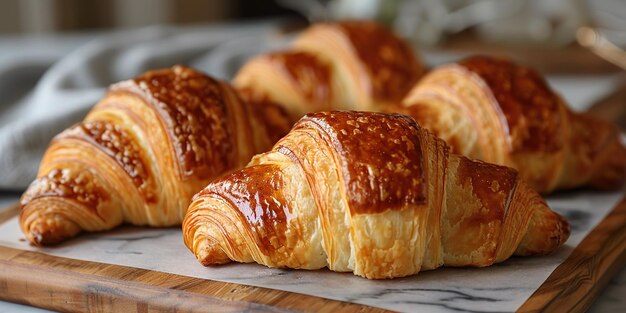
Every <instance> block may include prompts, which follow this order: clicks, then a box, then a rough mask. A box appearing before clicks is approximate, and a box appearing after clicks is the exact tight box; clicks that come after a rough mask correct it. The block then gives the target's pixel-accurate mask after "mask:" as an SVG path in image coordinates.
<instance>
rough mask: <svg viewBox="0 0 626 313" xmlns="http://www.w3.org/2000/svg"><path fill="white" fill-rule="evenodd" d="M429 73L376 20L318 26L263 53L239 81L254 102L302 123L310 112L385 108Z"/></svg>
mask: <svg viewBox="0 0 626 313" xmlns="http://www.w3.org/2000/svg"><path fill="white" fill-rule="evenodd" d="M422 73H423V67H422V65H421V62H420V61H419V60H418V58H417V57H416V55H415V54H414V52H413V51H412V49H411V48H410V46H409V45H408V44H407V43H406V42H404V41H403V40H402V39H400V38H398V37H397V36H396V35H395V34H393V32H391V31H390V30H388V29H387V28H385V27H383V26H381V25H378V24H376V23H374V22H360V21H351V22H339V23H319V24H314V25H313V26H311V27H309V28H308V29H307V30H305V31H304V32H303V33H302V34H300V35H299V36H298V37H297V38H296V39H295V41H294V42H293V44H292V45H291V47H290V48H289V49H288V50H286V51H279V52H273V53H268V54H264V55H260V56H257V57H255V58H253V59H251V60H250V61H248V62H247V63H246V64H245V65H244V66H243V67H242V68H241V70H240V71H239V73H238V74H237V75H236V77H235V79H234V80H233V84H234V85H235V86H236V87H237V88H238V89H240V90H242V95H243V96H244V97H245V98H246V99H247V100H248V101H253V102H258V103H264V102H270V103H279V104H280V105H282V106H283V107H284V108H285V109H286V110H287V111H288V112H289V114H290V115H291V116H292V117H293V119H294V121H297V120H298V119H299V118H300V117H302V116H303V115H304V114H306V113H309V112H317V111H325V110H333V109H334V110H374V111H375V110H380V109H379V108H380V107H385V106H387V105H389V104H397V103H399V102H400V101H401V100H402V98H403V97H404V96H405V95H406V93H407V92H408V91H409V90H410V88H411V87H412V86H413V85H414V84H415V83H416V82H417V80H418V79H419V77H420V76H421V75H422Z"/></svg>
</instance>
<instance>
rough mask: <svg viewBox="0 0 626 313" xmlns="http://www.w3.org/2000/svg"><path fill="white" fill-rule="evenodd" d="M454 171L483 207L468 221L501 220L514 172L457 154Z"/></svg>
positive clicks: (506, 206) (502, 220) (487, 221)
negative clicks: (469, 186)
mask: <svg viewBox="0 0 626 313" xmlns="http://www.w3.org/2000/svg"><path fill="white" fill-rule="evenodd" d="M456 174H457V180H458V181H459V182H460V183H461V184H462V185H465V184H467V183H468V182H469V183H470V184H471V186H472V192H473V193H474V194H475V195H476V198H478V199H480V202H481V203H482V205H483V207H484V210H481V211H480V212H475V213H476V214H473V215H472V217H471V219H472V221H471V223H472V224H475V225H486V224H488V223H490V222H492V221H501V222H504V217H505V214H506V211H507V210H508V207H509V202H510V201H511V197H512V196H513V192H514V191H515V186H516V184H517V180H518V177H517V172H516V171H515V170H513V169H511V168H508V167H505V166H499V165H494V164H490V163H485V162H483V161H479V160H470V159H468V158H466V157H463V156H461V157H460V158H459V166H458V168H457V173H456Z"/></svg>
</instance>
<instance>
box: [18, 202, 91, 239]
mask: <svg viewBox="0 0 626 313" xmlns="http://www.w3.org/2000/svg"><path fill="white" fill-rule="evenodd" d="M35 202H37V200H35ZM33 205H34V206H37V203H29V204H27V205H25V206H22V214H21V215H20V224H21V225H22V231H23V232H24V234H25V235H26V237H27V239H28V240H29V241H30V242H31V243H32V244H33V245H35V246H50V245H56V244H59V243H61V242H62V241H65V240H66V239H69V238H72V237H74V236H76V235H77V234H78V233H80V231H81V229H80V227H79V226H78V225H77V224H76V223H75V222H73V221H71V220H70V219H67V218H65V217H64V216H62V215H59V214H52V215H39V214H36V215H35V214H29V213H25V212H33V211H36V210H33V209H32V208H29V207H31V206H33Z"/></svg>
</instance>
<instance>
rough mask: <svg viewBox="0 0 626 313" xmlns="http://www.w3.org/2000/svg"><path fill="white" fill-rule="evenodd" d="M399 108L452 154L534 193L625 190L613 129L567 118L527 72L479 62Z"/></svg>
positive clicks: (500, 62)
mask: <svg viewBox="0 0 626 313" xmlns="http://www.w3.org/2000/svg"><path fill="white" fill-rule="evenodd" d="M403 106H404V109H402V110H400V111H401V112H404V113H407V114H409V115H411V116H413V117H414V118H415V119H416V120H417V121H418V122H419V123H420V125H422V126H423V127H425V128H427V129H429V130H431V131H432V132H433V133H435V134H436V135H437V136H439V137H441V138H442V139H444V140H446V141H447V142H448V143H449V144H450V145H451V146H452V148H453V151H454V152H456V153H461V154H464V155H467V156H470V157H472V158H478V159H481V160H485V161H487V162H491V163H496V164H503V165H507V166H511V167H513V168H516V169H517V170H519V171H520V174H521V175H522V177H523V178H524V179H526V180H527V181H528V182H529V183H530V184H531V186H533V188H535V189H537V190H539V191H540V192H550V191H552V190H555V189H563V188H572V187H577V186H583V185H588V186H592V187H598V188H615V187H619V186H621V185H622V184H623V183H624V179H625V177H626V148H625V147H624V146H623V145H622V143H621V140H620V133H619V130H618V129H617V127H616V126H614V125H612V124H610V123H608V122H604V121H602V120H598V119H595V118H593V117H591V116H589V115H587V114H581V113H575V112H572V111H571V110H570V109H569V108H568V107H567V105H566V104H565V102H564V101H563V99H562V98H561V97H560V96H559V95H558V94H556V93H555V92H554V91H552V90H551V89H550V87H549V86H548V84H547V83H546V81H545V80H544V79H543V78H542V77H541V76H540V75H539V74H538V73H537V72H535V71H534V70H533V69H531V68H528V67H525V66H520V65H517V64H514V63H512V62H510V61H508V60H505V59H498V58H492V57H482V56H479V57H472V58H468V59H465V60H462V61H459V62H457V63H455V64H450V65H444V66H441V67H439V68H437V69H435V70H433V71H432V72H430V73H429V74H428V75H426V76H425V77H424V78H423V79H422V80H421V81H420V82H419V83H418V84H416V85H415V87H414V88H413V89H412V90H411V92H410V93H409V94H408V95H407V97H406V98H405V99H404V100H403Z"/></svg>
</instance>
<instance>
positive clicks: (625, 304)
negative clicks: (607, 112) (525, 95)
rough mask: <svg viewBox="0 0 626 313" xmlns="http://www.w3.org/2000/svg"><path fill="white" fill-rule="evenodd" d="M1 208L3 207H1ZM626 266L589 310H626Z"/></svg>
mask: <svg viewBox="0 0 626 313" xmlns="http://www.w3.org/2000/svg"><path fill="white" fill-rule="evenodd" d="M18 197H19V194H18V193H2V192H0V208H6V207H8V206H9V205H10V204H12V203H15V202H16V201H17V200H18ZM0 210H1V209H0ZM624 295H626V268H625V269H622V270H621V271H620V272H619V274H617V275H616V276H615V277H614V278H613V279H612V280H611V282H610V283H609V285H608V286H607V287H606V288H605V289H604V290H603V291H601V292H600V295H599V296H598V298H597V299H596V301H595V302H594V304H593V305H592V307H591V308H590V309H589V312H626V298H625V297H624ZM0 312H50V311H47V310H42V309H39V308H33V307H30V306H25V305H20V304H14V303H10V302H2V301H0Z"/></svg>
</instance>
